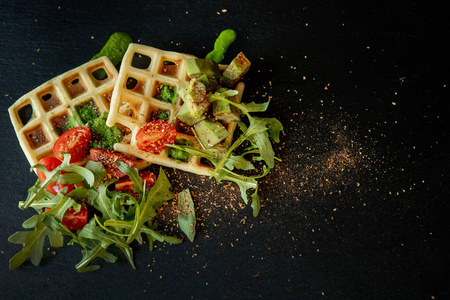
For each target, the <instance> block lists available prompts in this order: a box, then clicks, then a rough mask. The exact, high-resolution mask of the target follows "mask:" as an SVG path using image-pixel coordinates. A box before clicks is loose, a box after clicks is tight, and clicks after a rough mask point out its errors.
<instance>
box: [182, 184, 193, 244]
mask: <svg viewBox="0 0 450 300" xmlns="http://www.w3.org/2000/svg"><path fill="white" fill-rule="evenodd" d="M178 224H179V225H180V229H181V231H183V232H184V234H185V235H186V236H187V237H188V239H189V240H190V241H191V242H193V241H194V237H195V225H196V224H197V221H196V218H195V208H194V202H193V201H192V196H191V192H190V191H189V189H185V190H183V191H181V192H179V193H178Z"/></svg>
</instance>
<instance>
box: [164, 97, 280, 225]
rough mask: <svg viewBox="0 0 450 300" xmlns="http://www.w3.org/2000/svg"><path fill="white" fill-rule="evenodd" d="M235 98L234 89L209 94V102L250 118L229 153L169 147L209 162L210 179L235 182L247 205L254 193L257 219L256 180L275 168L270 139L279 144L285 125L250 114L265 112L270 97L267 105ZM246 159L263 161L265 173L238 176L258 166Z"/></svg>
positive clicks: (177, 146)
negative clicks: (211, 165) (239, 101)
mask: <svg viewBox="0 0 450 300" xmlns="http://www.w3.org/2000/svg"><path fill="white" fill-rule="evenodd" d="M234 95H236V91H235V90H225V91H224V90H223V89H221V90H220V91H218V92H216V93H214V94H211V95H209V97H208V100H209V101H210V102H214V101H225V102H227V103H229V104H230V105H234V106H235V107H236V108H238V109H239V110H240V111H241V113H242V114H244V115H245V116H246V117H247V119H248V124H245V123H243V122H238V125H239V128H240V129H241V130H242V134H241V135H240V136H239V137H238V138H237V139H236V141H235V142H234V143H233V144H232V145H231V146H230V147H229V148H228V149H226V150H224V151H222V150H220V149H214V148H210V149H203V150H202V149H196V148H194V147H190V146H186V145H168V146H169V147H172V148H175V149H179V150H183V151H186V152H188V153H190V154H192V155H195V156H198V157H203V158H206V159H208V160H209V161H210V162H211V163H212V164H213V165H214V168H213V169H212V170H211V171H210V174H211V177H214V178H216V180H217V181H219V182H220V181H222V180H227V181H232V182H234V183H236V184H237V185H238V186H239V189H240V191H241V197H242V199H243V200H244V202H245V203H246V204H247V203H248V197H247V192H248V191H250V190H254V192H253V194H252V195H251V198H252V203H251V207H252V209H253V215H254V216H255V217H256V216H257V215H258V213H259V210H260V208H261V205H260V199H259V197H258V181H257V179H259V178H262V177H264V176H266V175H267V174H268V173H269V171H270V169H272V168H273V167H274V165H275V160H278V159H277V158H276V157H275V152H274V151H273V148H272V143H271V141H270V139H272V140H273V141H275V142H277V143H278V142H279V141H280V139H279V135H280V132H281V131H282V130H283V125H282V124H281V122H280V121H278V120H277V119H275V118H261V117H255V116H252V115H251V114H250V113H254V112H264V111H266V109H267V108H268V106H269V103H270V98H269V100H268V101H267V102H264V103H255V102H251V103H235V102H234V101H231V100H229V99H228V97H230V96H234ZM244 142H248V143H249V144H250V145H249V146H248V147H247V148H246V149H245V152H243V153H241V154H237V153H235V152H236V151H237V149H238V148H239V147H240V146H241V145H242V144H243V143H244ZM246 156H252V158H251V160H253V161H262V162H264V164H265V165H264V167H263V171H262V173H261V174H260V175H244V174H238V173H236V171H235V170H241V171H249V170H255V166H254V165H253V164H252V163H251V161H250V160H248V159H247V158H246Z"/></svg>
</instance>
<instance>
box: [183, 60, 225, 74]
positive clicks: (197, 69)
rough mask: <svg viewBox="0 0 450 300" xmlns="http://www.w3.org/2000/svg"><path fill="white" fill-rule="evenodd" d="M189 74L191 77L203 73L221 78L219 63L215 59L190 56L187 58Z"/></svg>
mask: <svg viewBox="0 0 450 300" xmlns="http://www.w3.org/2000/svg"><path fill="white" fill-rule="evenodd" d="M186 70H187V74H188V76H189V77H191V78H197V77H200V76H202V75H206V76H208V78H219V77H220V70H219V64H217V63H216V62H215V61H212V60H209V59H203V58H189V59H187V60H186Z"/></svg>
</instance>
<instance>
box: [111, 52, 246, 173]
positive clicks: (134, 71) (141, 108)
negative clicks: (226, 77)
mask: <svg viewBox="0 0 450 300" xmlns="http://www.w3.org/2000/svg"><path fill="white" fill-rule="evenodd" d="M193 57H194V56H192V55H187V54H182V53H177V52H171V51H163V50H159V49H156V48H153V47H149V46H144V45H139V44H130V46H129V47H128V50H127V52H126V53H125V56H124V58H123V60H122V64H121V66H120V72H119V76H118V78H117V83H116V86H115V87H114V91H113V94H112V98H111V107H110V112H109V115H108V119H107V121H106V124H107V125H108V126H113V125H114V124H117V125H118V126H119V127H125V128H127V131H129V132H130V135H129V138H128V139H124V141H122V142H121V143H116V144H115V145H114V149H115V150H116V151H119V152H122V153H125V154H128V155H132V156H135V157H137V158H140V159H143V160H145V161H148V162H150V163H154V164H158V165H161V166H166V167H172V168H176V169H180V170H184V171H187V172H191V173H195V174H199V175H209V170H210V169H211V166H209V165H208V164H207V163H206V162H205V163H203V160H202V159H200V158H199V157H196V156H192V157H191V158H190V159H189V160H188V161H187V162H182V161H179V160H175V159H172V158H170V157H169V156H168V155H167V153H166V151H162V152H161V153H159V154H152V153H149V152H145V151H142V150H140V149H139V148H138V147H137V145H136V139H135V137H136V134H137V132H138V130H139V129H140V128H141V127H142V126H143V125H145V124H146V123H148V122H151V121H153V120H155V114H157V113H158V112H160V111H166V112H168V115H169V116H168V119H167V120H168V121H169V122H171V123H173V124H174V125H175V126H176V128H177V139H185V140H188V141H191V142H193V143H194V147H196V148H198V149H201V146H200V144H199V142H198V140H197V138H196V137H195V136H194V135H193V134H192V132H189V131H188V130H184V128H183V124H182V123H181V122H180V121H179V120H178V119H177V118H176V114H177V112H178V110H179V109H180V107H181V106H182V104H183V100H182V99H181V97H180V96H179V95H178V93H176V96H175V99H174V101H173V102H172V103H167V102H164V101H161V100H160V99H158V97H157V90H158V86H160V85H161V84H169V85H170V86H171V88H173V89H176V91H178V90H180V89H181V88H184V87H185V86H187V85H188V84H189V81H190V78H189V76H188V75H187V71H186V59H189V58H193ZM225 67H226V66H221V69H222V71H223V69H224V68H225ZM236 89H237V90H238V91H239V94H238V95H236V96H235V97H234V100H233V101H235V102H238V103H239V102H240V101H241V97H242V93H243V90H244V84H243V83H240V84H238V85H237V87H236ZM223 125H225V127H226V128H227V130H228V131H229V132H230V135H229V136H228V137H227V138H226V140H225V142H224V143H225V144H230V143H231V140H232V138H233V132H234V130H235V128H236V123H235V122H229V123H224V124H223Z"/></svg>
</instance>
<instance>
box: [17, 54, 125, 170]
mask: <svg viewBox="0 0 450 300" xmlns="http://www.w3.org/2000/svg"><path fill="white" fill-rule="evenodd" d="M105 76H106V78H105ZM117 76H118V72H117V70H116V68H115V67H114V65H113V64H112V63H111V61H110V60H109V58H107V57H106V56H104V57H100V58H98V59H95V60H92V61H90V62H88V63H85V64H84V65H81V66H79V67H77V68H75V69H73V70H71V71H68V72H66V73H64V74H62V75H59V76H57V77H55V78H53V79H51V80H49V81H47V82H46V83H44V84H42V85H41V86H39V87H37V88H36V89H34V90H32V91H30V92H29V93H27V94H25V95H24V96H22V97H21V98H20V99H18V100H17V101H16V102H15V103H14V104H13V105H12V106H11V107H10V108H9V115H10V118H11V122H12V124H13V126H14V130H15V132H16V135H17V138H18V140H19V143H20V146H21V148H22V150H23V152H24V153H25V156H26V157H27V159H28V162H29V163H30V165H35V164H36V163H37V162H38V160H39V159H41V158H43V157H46V156H52V155H53V145H54V143H55V141H56V140H57V139H58V137H59V136H60V135H61V134H62V133H63V128H64V125H65V123H66V122H67V121H68V120H69V119H70V117H72V112H73V110H74V108H76V107H78V106H81V105H83V104H86V103H88V102H90V101H92V102H93V103H94V104H95V105H96V106H97V108H98V110H99V113H100V114H101V113H103V112H105V111H108V110H109V104H110V99H111V96H112V92H113V89H114V85H115V83H116V80H117Z"/></svg>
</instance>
